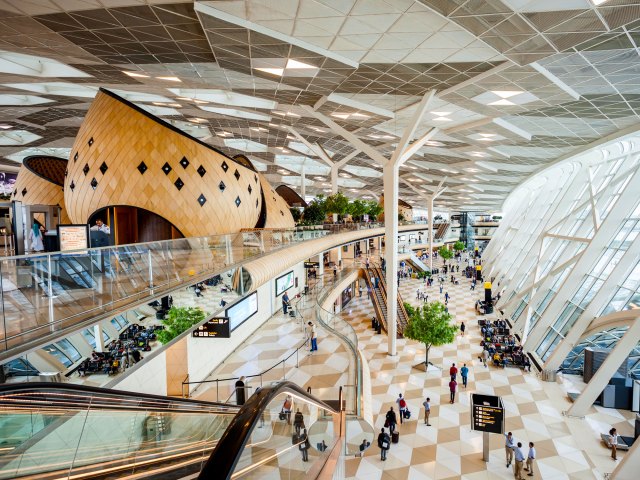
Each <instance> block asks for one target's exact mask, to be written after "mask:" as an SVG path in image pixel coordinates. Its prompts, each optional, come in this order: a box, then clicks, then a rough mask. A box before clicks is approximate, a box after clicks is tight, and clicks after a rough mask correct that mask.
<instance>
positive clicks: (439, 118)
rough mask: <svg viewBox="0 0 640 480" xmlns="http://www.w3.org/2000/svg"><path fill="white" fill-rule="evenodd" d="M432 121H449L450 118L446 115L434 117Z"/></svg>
mask: <svg viewBox="0 0 640 480" xmlns="http://www.w3.org/2000/svg"><path fill="white" fill-rule="evenodd" d="M432 120H433V121H434V122H451V121H452V120H451V119H450V118H447V117H436V118H433V119H432Z"/></svg>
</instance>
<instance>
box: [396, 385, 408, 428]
mask: <svg viewBox="0 0 640 480" xmlns="http://www.w3.org/2000/svg"><path fill="white" fill-rule="evenodd" d="M396 403H397V404H398V411H399V412H400V425H402V423H403V421H402V420H403V419H404V411H405V410H406V409H407V401H406V400H405V399H404V398H402V394H401V393H400V394H398V398H396Z"/></svg>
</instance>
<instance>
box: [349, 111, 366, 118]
mask: <svg viewBox="0 0 640 480" xmlns="http://www.w3.org/2000/svg"><path fill="white" fill-rule="evenodd" d="M351 116H352V117H358V118H371V117H369V115H365V114H363V113H358V112H356V113H352V114H351Z"/></svg>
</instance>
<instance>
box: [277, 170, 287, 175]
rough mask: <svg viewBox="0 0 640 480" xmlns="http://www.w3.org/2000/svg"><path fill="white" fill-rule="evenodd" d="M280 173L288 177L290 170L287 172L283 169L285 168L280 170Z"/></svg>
mask: <svg viewBox="0 0 640 480" xmlns="http://www.w3.org/2000/svg"><path fill="white" fill-rule="evenodd" d="M278 173H281V174H283V175H287V174H288V173H289V171H288V170H285V169H283V168H279V169H278Z"/></svg>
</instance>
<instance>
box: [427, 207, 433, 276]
mask: <svg viewBox="0 0 640 480" xmlns="http://www.w3.org/2000/svg"><path fill="white" fill-rule="evenodd" d="M427 209H428V210H429V211H428V213H427V215H429V271H430V272H433V195H431V196H430V197H429V200H428V204H427Z"/></svg>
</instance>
